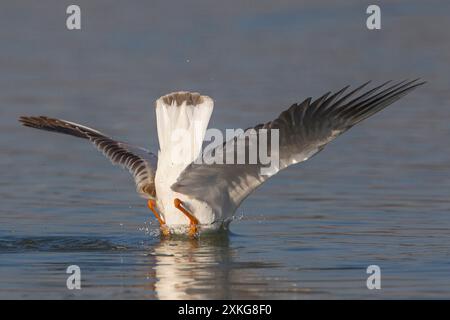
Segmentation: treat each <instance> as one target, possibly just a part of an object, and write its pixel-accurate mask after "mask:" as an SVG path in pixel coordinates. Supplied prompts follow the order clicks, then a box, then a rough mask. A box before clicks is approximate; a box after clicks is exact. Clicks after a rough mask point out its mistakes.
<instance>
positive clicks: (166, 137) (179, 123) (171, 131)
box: [156, 92, 214, 165]
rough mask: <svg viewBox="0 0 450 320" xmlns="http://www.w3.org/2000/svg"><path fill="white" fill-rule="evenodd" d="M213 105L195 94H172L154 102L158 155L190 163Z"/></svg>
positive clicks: (201, 141) (198, 149) (203, 97)
mask: <svg viewBox="0 0 450 320" xmlns="http://www.w3.org/2000/svg"><path fill="white" fill-rule="evenodd" d="M213 106H214V102H213V100H212V99H211V98H210V97H207V96H201V95H200V94H198V93H189V92H175V93H171V94H168V95H166V96H163V97H161V98H159V99H158V100H157V101H156V121H157V126H158V138H159V146H160V156H161V157H163V158H164V159H165V161H170V162H171V163H178V164H181V163H184V164H186V165H187V164H189V163H191V162H192V161H194V160H195V158H196V157H197V156H198V155H199V153H200V151H201V148H202V143H203V139H204V137H205V133H206V129H207V127H208V123H209V119H210V117H211V113H212V111H213Z"/></svg>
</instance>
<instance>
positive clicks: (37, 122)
mask: <svg viewBox="0 0 450 320" xmlns="http://www.w3.org/2000/svg"><path fill="white" fill-rule="evenodd" d="M46 119H47V117H44V116H39V117H35V116H31V117H29V116H20V117H19V119H18V121H19V122H20V123H21V124H22V125H24V126H26V127H31V128H40V127H42V126H43V124H44V123H45V121H46Z"/></svg>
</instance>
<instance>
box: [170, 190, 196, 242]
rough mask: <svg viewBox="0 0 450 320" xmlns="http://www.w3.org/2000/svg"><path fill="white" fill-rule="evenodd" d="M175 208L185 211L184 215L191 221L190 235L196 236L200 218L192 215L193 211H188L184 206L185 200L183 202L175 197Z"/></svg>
mask: <svg viewBox="0 0 450 320" xmlns="http://www.w3.org/2000/svg"><path fill="white" fill-rule="evenodd" d="M173 202H174V205H175V208H177V209H178V210H180V211H181V212H183V213H184V215H185V216H186V217H187V218H188V219H189V223H190V227H189V235H190V236H195V234H196V233H197V225H198V223H199V222H198V219H197V218H196V217H194V216H193V215H192V213H190V212H189V211H187V210H186V209H185V208H184V207H183V202H181V200H180V199H178V198H175V200H174V201H173Z"/></svg>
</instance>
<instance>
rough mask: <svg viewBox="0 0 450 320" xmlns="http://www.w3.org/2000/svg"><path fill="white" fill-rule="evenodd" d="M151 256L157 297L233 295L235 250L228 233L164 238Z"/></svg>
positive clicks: (179, 297) (201, 297)
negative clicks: (231, 289) (231, 286)
mask: <svg viewBox="0 0 450 320" xmlns="http://www.w3.org/2000/svg"><path fill="white" fill-rule="evenodd" d="M152 256H153V257H154V258H155V259H156V261H155V262H154V264H153V268H152V273H153V275H152V277H153V278H154V279H155V281H156V282H155V284H154V291H155V294H156V298H158V299H227V298H230V292H229V286H230V285H231V282H232V281H230V277H231V276H230V273H231V272H232V265H233V263H232V256H233V253H232V249H230V246H229V238H228V235H227V234H226V233H225V232H224V233H220V234H215V235H207V236H204V237H201V238H200V239H188V240H187V239H186V238H173V237H172V238H170V239H161V242H159V243H158V244H157V245H156V246H155V247H154V250H153V252H152Z"/></svg>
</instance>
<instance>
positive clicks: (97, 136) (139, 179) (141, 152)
mask: <svg viewBox="0 0 450 320" xmlns="http://www.w3.org/2000/svg"><path fill="white" fill-rule="evenodd" d="M19 121H20V122H21V123H22V124H23V125H24V126H27V127H31V128H36V129H41V130H46V131H52V132H59V133H64V134H68V135H71V136H75V137H78V138H83V139H87V140H89V141H90V142H92V143H93V144H94V145H95V146H96V147H97V149H98V150H99V151H101V152H102V153H103V154H104V155H105V156H106V157H107V158H109V160H111V162H112V163H113V164H115V165H120V166H122V167H124V168H126V169H128V171H129V172H130V173H131V175H132V176H133V178H134V181H135V183H136V191H137V192H138V193H139V194H140V195H141V196H142V197H144V198H146V199H153V198H155V195H156V192H155V172H156V164H157V157H156V155H154V154H153V153H151V152H150V151H148V150H146V149H144V148H141V147H136V146H133V145H130V144H127V143H124V142H120V141H116V140H113V139H112V138H109V137H108V136H106V135H104V134H103V133H101V132H99V131H97V130H94V129H92V128H88V127H86V126H83V125H80V124H77V123H73V122H70V121H66V120H60V119H54V118H48V117H44V116H40V117H20V119H19Z"/></svg>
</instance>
